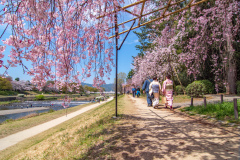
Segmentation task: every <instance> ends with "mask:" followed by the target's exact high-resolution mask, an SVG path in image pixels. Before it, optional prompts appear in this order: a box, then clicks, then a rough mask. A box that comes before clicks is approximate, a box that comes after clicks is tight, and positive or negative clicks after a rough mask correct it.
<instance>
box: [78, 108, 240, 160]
mask: <svg viewBox="0 0 240 160" xmlns="http://www.w3.org/2000/svg"><path fill="white" fill-rule="evenodd" d="M152 114H155V115H156V116H153V117H154V118H148V117H145V116H144V115H143V116H142V117H138V116H133V115H123V120H122V123H121V124H119V125H117V126H114V127H112V128H110V129H108V131H103V132H101V133H96V134H98V136H101V135H102V136H105V137H108V138H107V139H106V140H105V141H104V142H102V143H100V144H98V145H95V146H93V147H91V148H90V149H89V150H88V152H87V153H86V154H85V155H84V157H82V158H81V159H94V160H95V159H126V160H138V159H139V160H140V159H144V160H152V159H172V160H175V159H176V160H177V159H185V158H189V157H188V156H189V155H192V156H193V157H194V156H197V158H196V157H195V158H196V159H203V160H205V159H206V160H207V159H216V160H221V159H231V160H234V159H236V160H237V159H238V158H239V153H238V147H239V145H238V144H239V141H238V140H239V139H238V138H239V135H236V134H231V133H228V132H226V131H224V130H221V129H218V128H212V126H209V125H208V124H206V125H204V124H199V123H195V121H191V120H166V119H165V118H163V117H161V116H159V115H158V114H157V113H155V112H153V113H152ZM236 146H238V147H236Z"/></svg>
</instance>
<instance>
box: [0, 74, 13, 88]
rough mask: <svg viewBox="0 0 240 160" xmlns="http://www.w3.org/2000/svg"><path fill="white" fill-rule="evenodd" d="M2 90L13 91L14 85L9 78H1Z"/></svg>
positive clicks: (0, 86) (0, 85)
mask: <svg viewBox="0 0 240 160" xmlns="http://www.w3.org/2000/svg"><path fill="white" fill-rule="evenodd" d="M0 90H4V91H9V90H12V84H11V82H10V81H9V80H8V79H7V78H3V77H0Z"/></svg>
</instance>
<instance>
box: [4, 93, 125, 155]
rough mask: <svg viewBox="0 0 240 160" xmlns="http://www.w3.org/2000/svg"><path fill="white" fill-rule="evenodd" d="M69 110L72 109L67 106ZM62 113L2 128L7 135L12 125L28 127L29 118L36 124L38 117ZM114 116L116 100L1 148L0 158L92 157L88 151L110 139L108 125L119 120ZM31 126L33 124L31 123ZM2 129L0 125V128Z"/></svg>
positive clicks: (123, 103) (121, 108)
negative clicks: (15, 143) (10, 145)
mask: <svg viewBox="0 0 240 160" xmlns="http://www.w3.org/2000/svg"><path fill="white" fill-rule="evenodd" d="M123 98H124V96H120V97H119V99H118V113H119V114H121V113H122V111H123V108H124V106H125V101H124V100H123ZM85 106H86V105H85ZM81 107H84V106H79V108H78V107H73V108H72V109H75V110H77V109H80V108H81ZM69 112H71V111H70V108H69ZM72 112H73V110H72ZM55 114H56V115H55ZM64 114H65V111H56V112H53V113H48V114H46V115H41V116H38V117H33V118H29V119H25V120H21V121H17V122H13V123H8V124H4V125H5V130H8V132H7V133H8V134H9V133H10V132H12V131H11V128H15V129H14V130H15V131H16V130H17V129H20V128H21V129H24V128H23V126H24V125H26V126H28V125H29V124H28V123H30V122H32V121H34V122H35V124H34V125H37V124H39V122H38V121H39V120H42V121H47V120H45V119H47V118H48V119H49V120H50V119H52V117H53V116H56V117H59V116H62V115H64ZM114 115H115V101H114V100H113V101H110V102H107V103H106V104H103V105H101V106H99V107H97V108H95V109H92V110H90V111H87V112H85V113H83V114H81V115H79V116H76V117H75V118H72V119H70V120H68V121H66V122H64V123H62V124H60V125H58V126H56V127H53V128H51V129H49V130H47V131H45V132H43V133H41V134H38V135H37V136H34V137H32V138H29V139H27V140H24V141H22V142H20V143H19V144H17V145H14V146H12V147H9V148H7V149H6V150H4V151H0V159H88V158H87V157H89V156H91V157H94V155H92V154H91V147H92V146H96V145H97V144H98V143H103V144H104V139H105V138H109V134H110V133H111V128H112V127H113V126H114V124H116V123H119V121H118V119H113V118H112V117H113V116H114ZM36 118H38V119H36ZM4 125H3V126H4ZM34 125H33V124H32V126H34ZM3 126H2V125H1V126H0V127H3ZM10 126H11V127H10ZM29 127H30V126H28V128H29ZM2 129H3V128H0V131H2ZM5 135H6V133H5ZM106 145H107V144H106ZM101 154H103V155H105V154H107V152H106V151H102V152H101ZM96 158H97V157H96Z"/></svg>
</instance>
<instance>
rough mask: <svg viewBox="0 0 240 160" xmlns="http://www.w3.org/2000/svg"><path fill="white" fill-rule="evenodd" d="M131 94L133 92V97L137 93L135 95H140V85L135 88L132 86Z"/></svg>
mask: <svg viewBox="0 0 240 160" xmlns="http://www.w3.org/2000/svg"><path fill="white" fill-rule="evenodd" d="M132 94H133V97H135V95H137V97H139V96H140V87H137V88H135V87H134V86H133V88H132Z"/></svg>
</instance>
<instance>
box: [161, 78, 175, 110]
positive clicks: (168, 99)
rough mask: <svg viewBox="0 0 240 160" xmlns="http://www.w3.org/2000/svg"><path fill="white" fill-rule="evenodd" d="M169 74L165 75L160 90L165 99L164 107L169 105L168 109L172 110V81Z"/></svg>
mask: <svg viewBox="0 0 240 160" xmlns="http://www.w3.org/2000/svg"><path fill="white" fill-rule="evenodd" d="M170 78H171V76H170V75H167V76H166V80H165V81H164V82H163V87H162V92H163V96H164V99H165V102H164V103H165V107H166V108H167V106H168V105H169V106H170V110H173V107H172V105H173V81H172V80H171V79H170Z"/></svg>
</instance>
